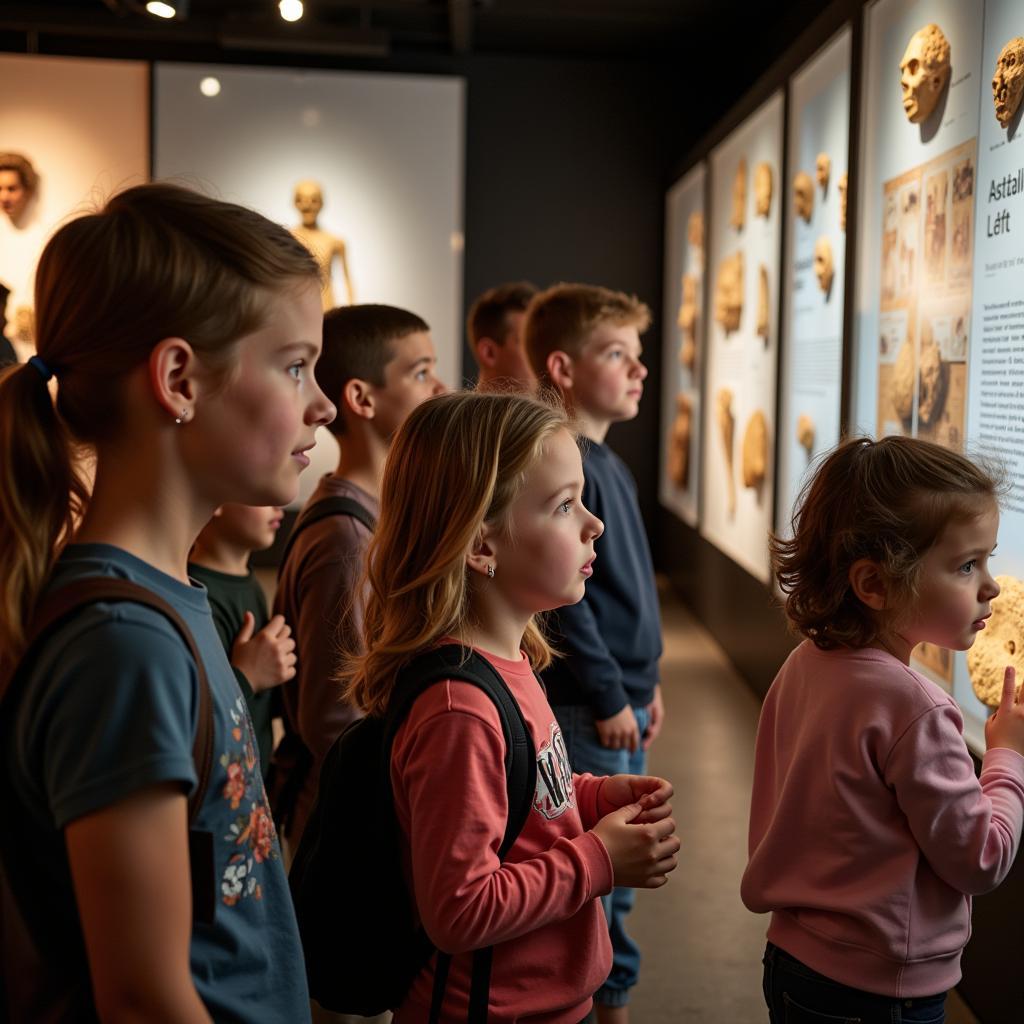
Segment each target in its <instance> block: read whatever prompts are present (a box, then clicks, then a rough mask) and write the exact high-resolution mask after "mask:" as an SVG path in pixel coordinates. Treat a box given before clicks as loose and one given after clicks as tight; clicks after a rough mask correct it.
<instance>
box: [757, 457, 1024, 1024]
mask: <svg viewBox="0 0 1024 1024" xmlns="http://www.w3.org/2000/svg"><path fill="white" fill-rule="evenodd" d="M998 493H999V485H998V484H997V482H996V481H995V480H994V479H993V477H992V476H991V475H989V474H988V473H987V472H985V471H984V470H983V469H981V468H979V467H978V466H975V465H974V464H972V463H971V462H970V461H968V460H967V459H965V458H964V457H963V456H961V455H958V454H956V453H955V452H951V451H948V450H947V449H945V448H941V447H939V446H937V445H934V444H930V443H929V442H926V441H918V440H911V439H909V438H903V437H887V438H884V439H883V440H881V441H870V440H867V439H865V438H857V439H854V440H851V441H847V442H846V443H844V444H842V445H840V446H839V447H838V448H837V449H835V450H834V451H833V452H832V453H831V454H830V455H828V456H827V457H826V458H825V460H824V461H823V463H822V464H821V466H820V467H819V469H818V471H817V473H816V474H815V476H814V478H813V479H812V480H811V482H810V483H809V485H808V486H807V488H806V489H805V491H804V494H803V496H802V498H801V501H800V502H799V504H798V511H797V512H796V514H795V516H794V524H793V526H794V528H793V538H792V540H783V539H781V538H773V540H772V545H771V546H772V555H773V561H774V566H775V571H776V574H777V576H778V580H779V584H780V586H781V587H782V589H783V591H784V592H785V593H786V595H787V598H786V614H787V616H788V618H789V620H790V623H791V626H792V628H793V629H794V630H795V631H797V632H799V633H801V634H802V635H803V636H804V637H805V638H806V639H805V640H804V642H803V643H802V644H801V645H800V646H799V647H797V648H796V650H795V651H794V652H793V653H792V654H791V655H790V657H789V658H788V659H787V661H786V663H785V664H784V665H783V666H782V669H781V670H780V671H779V674H778V676H777V677H776V679H775V682H774V683H773V684H772V687H771V689H770V690H769V692H768V696H767V698H766V699H765V703H764V707H763V709H762V712H761V721H760V724H759V726H758V733H757V751H756V761H755V767H754V787H753V796H752V800H751V810H750V842H749V850H750V861H749V863H748V865H747V869H746V872H745V873H744V876H743V883H742V897H743V902H744V903H745V904H746V905H747V907H748V908H749V909H750V910H752V911H754V912H756V913H765V912H770V913H771V915H772V916H771V923H770V924H769V926H768V946H767V950H766V952H765V957H764V992H765V999H766V1001H767V1003H768V1009H769V1019H770V1020H771V1021H772V1022H773V1024H784V1022H787V1021H789V1022H791V1021H797V1020H799V1021H834V1020H848V1019H856V1020H859V1021H864V1022H865V1024H869V1022H874V1021H878V1022H882V1021H884V1022H886V1024H891V1022H894V1021H896V1022H899V1021H906V1022H909V1021H914V1022H919V1024H937V1022H941V1021H942V1020H943V1019H944V1010H943V1006H944V1002H945V997H946V991H947V989H949V988H950V987H951V986H953V985H955V984H956V983H957V981H959V979H960V956H961V953H962V951H963V948H964V945H965V944H966V942H967V940H968V938H969V937H970V917H971V900H970V898H971V895H972V894H975V893H982V892H986V891H988V890H989V889H992V888H994V887H995V886H997V885H998V884H999V883H1000V882H1001V881H1002V880H1003V878H1004V877H1005V876H1006V873H1007V872H1008V871H1009V869H1010V865H1011V864H1012V863H1013V859H1014V856H1015V854H1016V852H1017V847H1018V844H1019V842H1020V835H1021V823H1022V820H1024V706H1022V705H1021V704H1019V703H1017V702H1016V701H1015V699H1014V691H1015V686H1014V674H1013V670H1012V669H1010V668H1008V669H1007V670H1006V674H1005V679H1004V692H1003V699H1002V703H1001V705H1000V707H999V710H998V711H997V712H996V713H995V714H994V715H993V716H992V717H991V718H990V719H989V721H988V722H987V724H986V729H985V736H986V741H987V745H988V752H987V753H986V754H985V758H984V761H983V762H982V769H981V777H980V779H979V778H977V777H976V776H975V773H974V764H973V762H972V760H971V756H970V754H969V753H968V751H967V747H966V746H965V744H964V740H963V736H962V732H963V720H962V718H961V715H960V711H959V709H958V708H957V705H956V703H955V702H954V701H953V700H952V698H951V697H950V696H949V694H947V693H946V692H945V691H944V690H942V689H941V688H939V687H938V686H936V685H935V684H934V683H932V682H930V681H929V680H928V679H926V678H924V676H922V675H920V674H918V673H917V672H915V671H914V670H913V669H911V668H910V666H909V662H910V654H911V651H912V650H913V649H914V647H915V646H916V645H917V644H919V643H921V642H922V641H927V642H929V643H932V644H936V645H939V646H942V647H946V648H949V649H952V650H958V651H963V650H967V648H969V647H970V646H971V645H972V644H973V643H974V640H975V637H976V636H977V634H978V632H979V631H980V630H982V629H984V628H985V620H986V619H987V618H988V617H989V615H990V614H991V602H992V600H993V598H995V597H996V596H997V595H998V593H999V586H998V584H996V582H995V580H994V579H993V578H992V575H991V573H990V571H989V558H990V556H991V554H992V551H993V549H994V548H995V545H996V531H997V528H998V525H999V507H998Z"/></svg>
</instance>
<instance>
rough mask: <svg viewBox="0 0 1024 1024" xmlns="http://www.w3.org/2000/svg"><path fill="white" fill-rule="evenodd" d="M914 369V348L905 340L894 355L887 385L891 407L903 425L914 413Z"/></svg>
mask: <svg viewBox="0 0 1024 1024" xmlns="http://www.w3.org/2000/svg"><path fill="white" fill-rule="evenodd" d="M915 369H916V365H915V360H914V346H913V345H912V344H911V342H910V340H909V339H906V340H905V341H904V342H903V344H902V346H901V347H900V350H899V352H898V353H897V354H896V362H895V364H894V365H893V369H892V377H891V379H890V384H889V389H890V391H889V393H890V396H891V398H892V407H893V409H894V410H895V411H896V415H897V416H899V418H900V419H901V420H903V422H904V423H910V418H911V416H912V415H913V412H914V377H915Z"/></svg>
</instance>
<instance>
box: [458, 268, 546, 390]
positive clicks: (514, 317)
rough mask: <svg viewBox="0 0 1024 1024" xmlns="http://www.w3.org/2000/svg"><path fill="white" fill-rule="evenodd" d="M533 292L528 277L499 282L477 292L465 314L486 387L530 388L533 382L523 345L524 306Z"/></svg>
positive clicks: (482, 384)
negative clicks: (476, 297) (520, 279)
mask: <svg viewBox="0 0 1024 1024" xmlns="http://www.w3.org/2000/svg"><path fill="white" fill-rule="evenodd" d="M536 294H537V289H536V288H535V287H534V286H533V285H532V284H530V283H529V282H528V281H514V282H512V283H511V284H503V285H499V286H498V287H497V288H492V289H491V290H490V291H486V292H484V293H483V295H481V296H480V297H479V298H478V299H477V300H476V302H474V303H473V306H472V308H471V309H470V311H469V316H467V317H466V334H467V335H468V337H469V343H470V345H471V346H472V349H473V354H474V356H475V357H476V362H477V366H479V367H480V375H479V377H478V378H477V387H478V388H480V389H481V390H482V391H486V390H492V391H493V390H510V389H514V390H517V391H527V392H532V391H533V389H534V387H535V386H536V384H537V381H536V379H535V378H534V375H533V370H532V369H531V368H530V361H529V360H528V359H527V358H526V351H525V350H524V348H523V321H524V320H525V319H526V307H527V306H529V304H530V300H531V299H532V298H533V297H534V295H536Z"/></svg>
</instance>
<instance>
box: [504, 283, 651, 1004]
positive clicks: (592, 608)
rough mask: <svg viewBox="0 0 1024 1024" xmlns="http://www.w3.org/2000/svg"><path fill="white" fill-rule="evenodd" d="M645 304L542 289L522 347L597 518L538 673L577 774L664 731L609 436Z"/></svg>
mask: <svg viewBox="0 0 1024 1024" xmlns="http://www.w3.org/2000/svg"><path fill="white" fill-rule="evenodd" d="M650 320H651V316H650V310H649V309H648V308H647V306H646V305H644V304H643V303H642V302H640V301H639V300H638V299H636V298H635V297H632V296H629V295H625V294H623V293H621V292H613V291H610V290H608V289H607V288H598V287H594V286H591V285H576V284H560V285H556V286H555V287H553V288H549V289H548V290H547V291H545V292H541V293H540V294H539V295H537V296H536V297H535V298H534V299H533V301H532V302H531V303H530V306H529V309H528V310H527V314H526V324H525V331H524V333H525V342H526V351H527V355H528V356H529V359H530V363H531V365H532V367H533V371H534V373H535V374H536V375H537V378H538V380H539V381H540V384H541V386H542V387H543V386H544V385H547V386H554V387H556V388H557V389H558V391H559V392H560V394H561V396H562V399H563V401H564V402H565V404H566V406H567V408H568V409H569V410H570V411H571V412H572V414H573V415H574V416H575V419H576V422H577V425H578V427H579V430H580V433H581V434H582V435H583V437H584V439H585V440H584V444H583V475H584V487H583V504H584V505H585V506H586V507H587V508H588V509H589V510H590V511H591V512H593V513H594V515H596V516H597V517H598V518H599V519H601V520H602V521H603V522H604V525H605V531H604V535H603V536H602V537H600V538H599V539H598V540H597V542H596V544H595V549H596V552H597V559H596V561H595V562H594V574H593V576H592V577H591V578H590V580H589V581H588V582H587V592H586V596H585V597H584V598H583V600H582V601H580V602H579V603H578V604H576V605H571V606H568V607H565V608H561V609H559V611H558V613H557V615H556V616H552V619H551V620H550V622H551V626H552V627H553V632H554V639H555V642H556V644H557V646H558V647H559V649H560V650H562V651H563V652H564V653H565V655H566V657H565V658H561V659H558V660H557V661H556V662H555V663H554V664H553V665H552V666H551V668H549V669H547V670H546V671H545V673H544V682H545V684H546V686H547V690H548V698H549V700H550V702H551V705H552V707H553V708H554V710H555V715H556V717H557V718H558V722H559V725H560V727H561V729H562V734H563V736H564V738H565V742H566V746H567V748H568V753H569V760H570V762H571V763H572V766H573V769H574V770H575V771H577V772H592V773H594V774H599V775H616V774H620V773H624V774H636V775H643V774H646V770H647V766H646V761H647V758H646V752H647V749H648V747H650V745H651V743H652V742H653V741H654V738H655V737H656V736H657V734H658V732H659V731H660V729H661V725H662V721H663V718H664V708H663V704H662V699H661V688H660V686H659V673H658V661H659V659H660V657H661V649H662V646H661V616H660V613H659V610H658V595H657V591H656V589H655V584H654V567H653V564H652V562H651V552H650V548H649V547H648V544H647V536H646V534H645V532H644V527H643V522H642V520H641V518H640V508H639V505H638V504H637V497H636V483H635V482H634V480H633V477H632V474H631V473H630V471H629V469H628V468H627V467H626V464H625V463H624V462H623V461H622V460H621V459H620V458H619V457H618V456H617V455H616V454H615V453H614V452H613V451H612V450H611V449H610V448H609V447H608V446H607V445H605V443H604V439H605V436H606V435H607V433H608V429H609V427H611V425H612V424H613V423H617V422H620V421H622V420H630V419H632V418H633V417H634V416H636V414H637V412H638V411H639V407H640V398H641V397H642V395H643V382H644V378H645V377H646V376H647V369H646V367H645V366H644V365H643V363H642V362H641V361H640V355H641V352H642V346H641V344H640V334H641V332H642V331H644V330H646V329H647V327H648V326H649V324H650ZM632 905H633V890H632V889H625V888H617V889H615V890H614V891H613V892H612V893H611V895H610V896H608V897H605V911H606V914H607V916H608V924H609V928H610V930H611V939H612V950H613V954H614V960H613V965H612V972H611V974H610V975H609V977H608V980H607V981H606V982H605V984H604V985H603V986H602V987H601V989H600V990H599V991H598V992H597V993H596V995H595V997H594V1001H595V1004H596V1007H597V1020H598V1022H599V1024H611V1022H616V1024H623V1022H625V1021H628V1019H629V1016H628V1014H629V1011H628V1005H627V1004H628V1002H629V994H630V990H631V989H632V987H633V986H634V985H635V984H636V981H637V976H638V971H639V965H640V951H639V949H638V948H637V946H636V944H635V943H634V942H633V940H632V939H631V938H630V937H629V936H628V935H627V934H626V931H625V927H624V924H625V917H626V915H627V914H628V913H629V911H630V909H631V908H632Z"/></svg>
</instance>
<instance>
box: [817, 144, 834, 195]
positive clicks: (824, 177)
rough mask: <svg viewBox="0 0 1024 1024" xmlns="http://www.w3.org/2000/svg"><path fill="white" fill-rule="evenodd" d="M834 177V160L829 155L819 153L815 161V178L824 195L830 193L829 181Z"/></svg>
mask: <svg viewBox="0 0 1024 1024" xmlns="http://www.w3.org/2000/svg"><path fill="white" fill-rule="evenodd" d="M831 176H832V158H831V157H830V156H829V155H828V153H819V154H818V156H817V158H816V159H815V161H814V177H815V180H816V181H817V182H818V187H819V188H820V189H821V191H822V193H823V194H824V193H826V192H828V180H829V178H830V177H831Z"/></svg>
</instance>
